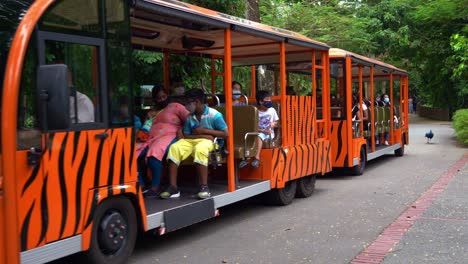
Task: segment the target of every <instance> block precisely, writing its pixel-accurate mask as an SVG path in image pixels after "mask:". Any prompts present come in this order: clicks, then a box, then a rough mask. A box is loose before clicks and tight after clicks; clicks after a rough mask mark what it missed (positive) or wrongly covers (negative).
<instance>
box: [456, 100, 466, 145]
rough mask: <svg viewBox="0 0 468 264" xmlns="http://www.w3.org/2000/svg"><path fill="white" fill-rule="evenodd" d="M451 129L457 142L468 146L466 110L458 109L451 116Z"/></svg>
mask: <svg viewBox="0 0 468 264" xmlns="http://www.w3.org/2000/svg"><path fill="white" fill-rule="evenodd" d="M453 127H454V128H455V133H456V134H457V138H458V140H459V141H460V142H461V143H463V144H465V145H468V109H460V110H458V111H456V112H455V114H454V115H453Z"/></svg>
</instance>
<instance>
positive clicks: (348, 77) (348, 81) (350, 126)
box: [345, 56, 353, 167]
mask: <svg viewBox="0 0 468 264" xmlns="http://www.w3.org/2000/svg"><path fill="white" fill-rule="evenodd" d="M345 63H346V65H345V68H346V70H345V78H346V80H345V87H346V88H345V89H346V121H347V129H346V130H347V133H346V136H347V138H348V141H347V142H348V157H351V158H348V164H347V166H348V167H352V166H353V159H352V158H353V120H352V119H353V114H352V108H353V102H352V100H351V99H352V91H351V89H352V86H351V78H352V75H353V71H352V68H351V57H349V56H348V57H346V61H345Z"/></svg>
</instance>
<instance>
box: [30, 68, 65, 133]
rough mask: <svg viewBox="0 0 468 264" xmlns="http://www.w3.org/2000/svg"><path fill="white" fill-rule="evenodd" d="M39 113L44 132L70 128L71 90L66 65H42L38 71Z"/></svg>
mask: <svg viewBox="0 0 468 264" xmlns="http://www.w3.org/2000/svg"><path fill="white" fill-rule="evenodd" d="M37 89H38V92H39V104H38V105H39V113H40V122H41V127H42V129H43V130H48V129H51V130H56V129H67V128H69V127H70V88H69V87H68V68H67V66H66V65H64V64H53V65H41V66H39V69H38V71H37Z"/></svg>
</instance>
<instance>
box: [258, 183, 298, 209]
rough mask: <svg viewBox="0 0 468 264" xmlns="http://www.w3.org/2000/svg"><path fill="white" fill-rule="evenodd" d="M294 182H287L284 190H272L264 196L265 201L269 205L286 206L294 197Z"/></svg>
mask: <svg viewBox="0 0 468 264" xmlns="http://www.w3.org/2000/svg"><path fill="white" fill-rule="evenodd" d="M296 186H297V183H296V181H288V182H287V183H286V184H285V185H284V188H281V189H273V190H270V191H269V192H267V193H266V194H265V201H266V202H267V203H268V204H271V205H288V204H290V203H292V201H293V199H294V196H295V195H296V188H297V187H296Z"/></svg>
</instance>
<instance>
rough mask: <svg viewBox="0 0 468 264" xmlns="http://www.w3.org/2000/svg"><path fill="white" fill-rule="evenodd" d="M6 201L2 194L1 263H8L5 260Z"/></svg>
mask: <svg viewBox="0 0 468 264" xmlns="http://www.w3.org/2000/svg"><path fill="white" fill-rule="evenodd" d="M4 202H5V199H3V194H0V263H7V261H6V259H5V257H6V256H5V243H6V239H7V238H6V235H5V206H4V204H3V203H4Z"/></svg>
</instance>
